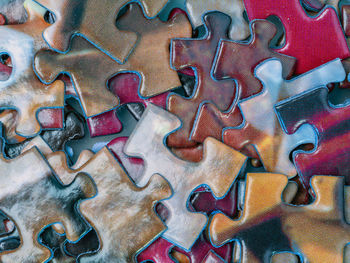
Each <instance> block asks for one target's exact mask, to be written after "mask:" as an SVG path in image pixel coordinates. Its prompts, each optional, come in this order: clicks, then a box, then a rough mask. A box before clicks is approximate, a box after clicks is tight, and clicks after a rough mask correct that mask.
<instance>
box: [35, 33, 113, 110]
mask: <svg viewBox="0 0 350 263" xmlns="http://www.w3.org/2000/svg"><path fill="white" fill-rule="evenodd" d="M115 64H116V62H115V61H114V60H112V59H111V58H109V57H108V56H107V55H105V54H104V53H102V52H100V50H98V49H97V48H96V47H94V46H93V45H92V44H91V43H89V42H88V41H87V40H86V39H84V38H82V37H80V36H75V37H74V38H73V39H72V40H71V48H70V51H69V52H68V53H63V54H61V53H56V52H54V51H51V50H43V51H39V52H38V53H36V55H35V61H34V66H35V68H36V72H37V73H38V75H39V77H40V78H41V79H42V80H43V81H45V82H46V83H51V82H52V81H55V79H56V77H57V76H58V75H59V74H61V73H63V72H68V73H69V75H70V77H71V79H72V82H73V84H74V87H75V90H76V92H77V95H78V96H79V99H80V103H81V105H82V108H83V110H84V112H85V114H86V116H87V117H91V116H94V115H97V114H100V113H102V112H106V111H108V110H110V109H113V108H115V107H116V106H117V105H118V99H117V98H116V97H115V96H114V95H113V94H112V93H111V92H110V91H109V90H108V89H107V86H106V83H107V80H108V79H109V78H110V77H111V76H112V75H113V73H114V72H115V71H114V68H113V66H114V65H115ZM91 65H98V67H92V66H91Z"/></svg>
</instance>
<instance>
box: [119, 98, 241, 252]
mask: <svg viewBox="0 0 350 263" xmlns="http://www.w3.org/2000/svg"><path fill="white" fill-rule="evenodd" d="M179 127H180V120H179V119H178V118H177V117H176V116H175V115H173V114H171V113H169V112H167V111H165V110H163V109H161V108H159V107H156V106H154V105H152V104H149V105H148V107H147V109H146V110H145V112H144V114H143V116H142V118H141V120H140V121H139V122H138V123H137V125H136V128H135V130H134V131H133V133H132V134H131V136H130V137H129V140H128V141H127V144H126V145H125V147H124V151H125V153H126V154H127V155H130V156H137V157H140V158H142V159H143V160H144V162H145V169H144V171H143V174H142V176H141V177H138V178H133V179H134V181H135V182H136V184H137V185H138V186H144V185H146V184H147V183H148V182H149V180H150V178H151V176H152V175H153V174H160V175H162V176H164V177H165V178H166V179H167V180H168V181H169V183H170V184H171V186H172V189H173V195H172V196H171V198H170V199H167V200H165V201H162V204H164V205H165V206H166V207H167V208H168V210H169V211H170V215H169V218H168V219H167V220H166V225H167V227H168V229H167V230H166V231H165V232H164V234H163V237H165V238H166V239H168V240H170V241H171V242H173V243H174V244H176V245H177V246H180V247H182V248H184V249H186V250H189V249H190V248H191V246H192V245H193V244H194V242H195V240H196V239H197V237H198V236H199V234H200V233H201V231H202V229H203V227H204V226H205V224H206V222H207V218H206V216H205V215H203V214H199V213H191V212H190V211H189V210H188V209H187V201H188V198H189V196H190V194H191V192H192V191H193V190H195V189H196V188H198V187H199V186H201V185H208V186H209V187H210V188H211V190H212V192H213V194H214V195H215V196H216V197H218V198H220V197H224V195H225V194H226V192H227V191H228V190H229V189H230V186H231V185H232V183H233V181H234V180H235V178H236V176H237V175H238V174H239V172H240V170H241V168H242V166H243V165H244V163H245V161H246V157H245V156H244V155H242V154H240V153H239V152H236V151H234V150H232V149H231V148H229V147H228V146H226V145H224V144H222V143H220V142H219V141H216V140H215V139H212V138H208V139H207V140H206V141H205V142H204V146H203V148H204V157H203V160H202V161H201V162H199V163H191V162H187V161H184V160H181V159H179V158H177V157H175V156H174V155H173V154H172V153H171V152H170V151H169V150H168V149H167V147H166V146H165V145H164V138H165V137H166V136H167V135H168V134H169V133H170V132H172V131H173V130H175V129H177V128H179ZM145 131H147V134H145ZM131 176H132V175H131Z"/></svg>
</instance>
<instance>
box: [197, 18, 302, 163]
mask: <svg viewBox="0 0 350 263" xmlns="http://www.w3.org/2000/svg"><path fill="white" fill-rule="evenodd" d="M250 28H251V32H252V36H251V38H250V40H249V42H248V43H240V42H234V41H230V40H222V41H221V42H220V44H219V48H218V53H217V55H216V58H215V61H214V63H213V65H214V66H213V75H214V77H215V78H216V79H219V80H222V79H226V78H230V79H231V78H232V79H235V80H236V81H237V85H238V87H237V89H238V91H239V92H238V94H237V96H238V99H246V98H248V97H250V96H252V95H255V94H257V93H259V92H260V91H261V90H262V85H261V83H260V82H259V80H258V79H257V78H255V76H254V68H255V67H256V66H257V65H258V64H259V63H261V62H262V61H264V60H266V59H269V58H278V59H280V60H281V62H282V64H283V71H282V75H283V77H284V78H288V77H290V76H291V75H292V73H293V71H294V67H295V64H296V59H295V58H292V57H288V56H285V55H281V54H279V53H276V52H274V51H273V50H272V49H270V48H269V44H270V42H271V40H272V39H273V38H274V37H275V35H276V32H277V28H276V26H275V25H274V24H272V23H271V22H269V21H267V20H254V21H252V22H251V23H250ZM220 82H221V81H219V83H220ZM238 99H237V100H236V101H234V103H232V105H231V106H230V107H229V109H228V110H227V111H225V112H222V111H221V110H220V109H218V108H217V107H216V105H213V104H210V103H204V104H203V105H202V107H201V108H200V110H199V111H198V113H197V116H196V120H197V121H196V122H195V124H194V126H193V128H192V131H191V139H192V140H194V141H196V142H203V140H204V139H205V138H206V137H209V136H211V137H214V138H216V139H218V140H221V137H222V129H223V128H225V127H233V126H238V125H239V124H241V123H242V121H243V118H242V115H241V114H240V111H239V109H238V107H237V105H236V103H237V102H238ZM245 153H249V156H251V157H254V158H258V156H257V154H256V153H255V151H250V152H249V151H246V152H245Z"/></svg>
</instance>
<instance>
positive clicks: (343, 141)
mask: <svg viewBox="0 0 350 263" xmlns="http://www.w3.org/2000/svg"><path fill="white" fill-rule="evenodd" d="M276 112H277V114H278V117H279V119H280V121H281V123H282V124H283V126H284V127H285V131H286V132H287V133H288V134H293V133H294V132H295V130H296V129H297V128H298V127H299V126H300V125H302V124H303V123H309V124H311V125H312V126H313V127H315V129H316V130H317V134H318V143H317V147H315V149H314V150H313V151H311V152H298V151H297V152H295V153H294V162H295V165H296V167H297V170H298V171H299V175H300V176H301V179H302V181H303V183H304V184H305V185H306V186H309V180H310V178H311V177H312V175H313V174H327V175H337V176H345V182H346V184H349V183H350V177H349V174H350V166H349V162H348V161H347V160H348V156H349V154H348V152H349V148H350V146H349V140H350V133H349V130H350V119H349V116H350V107H349V106H348V105H343V106H341V107H340V106H337V107H335V106H333V105H330V103H329V102H328V90H327V89H326V88H318V89H314V90H311V91H309V92H308V93H305V94H302V95H300V96H295V97H292V98H290V99H289V100H286V101H282V102H280V103H279V104H278V105H276Z"/></svg>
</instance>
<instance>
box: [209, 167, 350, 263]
mask: <svg viewBox="0 0 350 263" xmlns="http://www.w3.org/2000/svg"><path fill="white" fill-rule="evenodd" d="M286 184H287V177H286V176H285V175H281V174H268V173H262V174H258V173H257V174H249V173H248V174H247V180H246V190H245V201H244V209H243V212H242V215H241V217H240V218H239V219H234V220H232V219H230V218H228V217H227V216H225V215H224V214H222V213H218V214H216V215H215V216H214V217H213V218H212V221H211V223H210V226H209V232H210V233H209V235H210V237H211V240H212V242H213V243H214V244H215V245H217V246H219V245H222V244H224V243H225V242H227V241H229V240H232V239H238V240H239V241H240V242H242V244H243V253H242V258H241V262H244V263H245V262H249V263H251V262H265V261H264V259H265V260H266V259H269V258H270V257H271V256H272V253H274V252H288V251H290V252H295V253H298V254H300V255H302V256H303V257H304V259H303V262H304V261H305V262H306V261H307V262H325V263H328V262H329V263H332V262H343V252H344V247H345V246H346V245H347V244H348V243H349V242H350V227H349V225H348V224H347V223H346V222H345V220H344V212H343V210H344V207H343V205H344V203H343V198H344V197H343V194H344V184H343V178H341V177H332V176H314V177H313V178H312V182H311V184H312V186H313V190H314V193H315V195H316V200H315V201H314V202H313V203H311V204H310V205H306V206H292V205H287V204H285V203H283V202H282V201H281V195H282V191H283V189H284V187H285V186H286ZM262 196H264V198H261V197H262ZM305 229H307V231H305ZM344 262H345V261H344Z"/></svg>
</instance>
